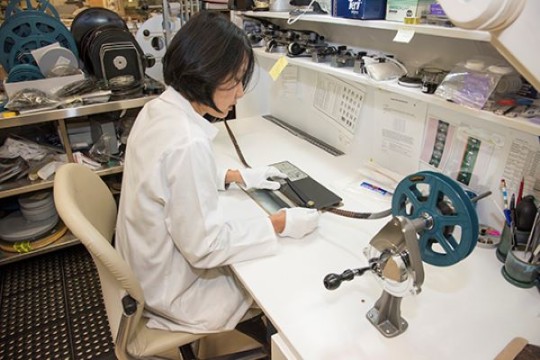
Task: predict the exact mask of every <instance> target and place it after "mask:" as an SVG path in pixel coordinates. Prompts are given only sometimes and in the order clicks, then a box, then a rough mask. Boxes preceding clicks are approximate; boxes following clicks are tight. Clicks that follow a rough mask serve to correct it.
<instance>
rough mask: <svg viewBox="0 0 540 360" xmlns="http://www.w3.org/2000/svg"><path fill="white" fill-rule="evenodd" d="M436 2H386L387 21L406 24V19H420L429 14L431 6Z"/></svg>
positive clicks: (398, 0)
mask: <svg viewBox="0 0 540 360" xmlns="http://www.w3.org/2000/svg"><path fill="white" fill-rule="evenodd" d="M433 3H435V1H434V0H388V1H387V2H386V20H388V21H399V22H404V20H405V19H406V18H410V19H418V18H421V17H422V16H424V17H425V16H426V15H427V14H428V13H429V6H430V5H431V4H433Z"/></svg>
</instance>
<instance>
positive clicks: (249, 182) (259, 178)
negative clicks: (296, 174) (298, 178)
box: [238, 166, 287, 190]
mask: <svg viewBox="0 0 540 360" xmlns="http://www.w3.org/2000/svg"><path fill="white" fill-rule="evenodd" d="M238 171H239V172H240V175H241V176H242V179H243V180H244V184H245V186H244V189H246V190H249V189H269V190H277V189H279V187H280V186H281V185H280V183H279V182H277V181H271V180H268V178H270V177H275V178H280V179H285V178H286V177H287V175H285V174H284V173H282V172H281V171H279V170H278V169H277V168H275V167H273V166H261V167H257V168H252V169H241V170H238Z"/></svg>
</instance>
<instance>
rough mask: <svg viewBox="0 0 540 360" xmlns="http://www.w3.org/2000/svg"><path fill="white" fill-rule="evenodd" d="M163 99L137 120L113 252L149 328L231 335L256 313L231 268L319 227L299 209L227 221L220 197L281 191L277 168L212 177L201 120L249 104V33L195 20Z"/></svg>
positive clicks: (208, 19) (175, 46)
mask: <svg viewBox="0 0 540 360" xmlns="http://www.w3.org/2000/svg"><path fill="white" fill-rule="evenodd" d="M163 64H164V79H165V82H166V84H167V85H168V87H167V89H166V91H165V92H163V94H161V95H160V96H159V98H157V99H155V100H153V101H150V102H149V103H148V104H147V105H146V106H145V107H144V108H143V109H142V110H141V112H140V114H139V116H138V118H137V120H136V122H135V124H134V126H133V128H132V130H131V132H130V135H129V138H128V142H127V152H126V159H125V165H124V175H123V183H122V196H121V199H120V206H119V214H118V223H117V233H116V244H117V245H116V246H117V248H118V250H119V251H120V253H121V254H122V256H123V257H124V258H125V259H126V260H127V261H128V263H129V264H130V265H131V266H132V267H133V269H134V271H135V273H136V275H137V277H138V278H139V280H140V282H141V284H142V287H143V290H144V293H145V297H146V301H147V302H146V308H147V309H148V310H149V313H148V314H147V315H148V317H149V318H150V321H149V322H148V326H150V327H153V328H162V329H169V330H179V331H187V332H192V333H209V332H220V331H224V330H231V329H233V328H234V327H235V326H236V325H237V323H238V322H239V321H240V320H241V319H242V317H243V316H244V315H245V313H246V311H247V310H248V309H249V308H250V306H251V305H252V302H253V301H252V299H251V298H250V296H249V295H248V294H247V292H246V291H245V290H244V289H243V288H242V287H241V285H240V284H239V283H238V281H237V280H236V279H235V277H234V275H233V274H232V272H231V270H230V269H229V267H227V266H225V265H229V264H232V263H235V262H239V261H244V260H249V259H254V258H259V257H263V256H268V255H271V254H273V253H274V252H275V250H276V246H277V237H276V234H279V235H280V236H291V237H295V238H299V237H302V236H303V235H305V234H306V233H309V232H311V231H312V230H313V229H314V228H315V227H316V226H317V222H318V213H317V212H316V211H315V210H312V209H303V208H293V209H287V210H286V211H285V210H283V211H279V212H277V213H276V214H273V215H270V216H269V217H266V216H263V217H258V218H253V219H250V220H248V221H246V220H243V221H241V222H239V221H238V222H235V221H229V222H227V221H225V220H224V218H223V216H222V214H221V212H220V209H219V206H218V190H225V188H226V187H227V185H228V184H230V183H233V182H235V183H237V184H239V185H240V186H243V187H245V188H271V189H276V188H278V187H279V184H278V183H277V182H274V181H270V180H268V178H269V177H275V176H277V177H284V174H282V173H281V172H279V171H278V170H277V169H275V168H272V167H262V168H255V169H241V170H232V169H225V170H216V164H215V160H214V154H213V153H212V139H213V138H214V136H215V135H216V133H217V132H218V130H217V129H216V128H215V127H214V126H213V125H212V124H210V123H209V122H208V121H207V120H205V119H204V117H203V116H204V115H206V114H208V115H211V116H213V117H217V118H223V117H225V116H226V115H227V113H228V112H229V110H230V109H231V108H232V107H233V106H234V105H235V104H236V100H237V99H239V98H241V97H242V96H243V95H244V88H245V86H246V85H247V84H248V82H249V80H250V77H251V75H252V72H253V67H254V58H253V52H252V49H251V46H250V44H249V41H248V40H247V38H246V36H245V35H244V33H243V31H242V30H241V29H239V28H238V27H236V26H235V25H234V24H232V23H231V22H230V21H229V20H228V19H226V18H225V17H223V16H222V15H219V14H218V13H210V12H201V13H199V14H197V15H195V16H193V17H192V18H191V19H190V20H189V21H188V22H187V23H186V24H185V25H184V26H183V27H182V28H181V29H180V31H178V33H177V34H176V36H175V37H174V38H173V40H172V41H171V44H170V46H169V48H168V49H167V52H166V54H165V56H164V58H163Z"/></svg>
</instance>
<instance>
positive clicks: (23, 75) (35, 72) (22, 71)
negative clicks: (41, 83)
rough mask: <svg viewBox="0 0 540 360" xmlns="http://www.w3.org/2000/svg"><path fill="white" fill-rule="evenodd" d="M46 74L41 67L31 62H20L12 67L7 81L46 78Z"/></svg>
mask: <svg viewBox="0 0 540 360" xmlns="http://www.w3.org/2000/svg"><path fill="white" fill-rule="evenodd" d="M44 78H45V76H43V74H42V73H41V71H40V70H39V68H38V67H37V66H35V65H31V64H19V65H15V66H14V67H12V68H11V70H10V71H9V74H8V78H7V82H8V83H14V82H19V81H31V80H40V79H44Z"/></svg>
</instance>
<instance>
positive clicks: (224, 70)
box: [163, 11, 255, 111]
mask: <svg viewBox="0 0 540 360" xmlns="http://www.w3.org/2000/svg"><path fill="white" fill-rule="evenodd" d="M254 62H255V60H254V57H253V49H252V48H251V44H250V42H249V40H248V39H247V37H246V35H245V33H244V31H243V30H242V29H240V28H239V27H238V26H236V25H235V24H233V23H232V22H231V21H230V20H229V19H228V18H226V17H225V16H224V15H222V14H220V13H218V12H210V11H201V12H199V13H197V14H195V15H194V16H193V17H192V18H191V19H190V20H189V21H188V22H187V23H186V24H185V25H184V26H182V27H181V28H180V30H179V31H178V32H177V33H176V35H175V36H174V38H173V39H172V41H171V43H170V45H169V47H168V48H167V52H166V53H165V56H164V57H163V77H164V79H165V83H166V84H167V85H170V86H172V87H173V88H174V89H175V90H176V91H178V92H179V93H180V94H182V96H184V97H185V98H186V99H187V100H188V101H196V102H199V103H201V104H204V105H207V106H210V107H211V108H213V109H214V110H216V111H219V109H218V108H217V106H216V104H215V103H214V100H213V95H214V92H215V90H216V88H217V87H218V86H219V85H221V84H223V83H224V82H226V81H228V80H230V79H232V78H234V77H236V76H239V75H243V77H242V79H237V80H241V81H242V83H243V85H244V88H245V87H246V86H247V84H248V83H249V81H250V79H251V76H252V74H253V67H254ZM241 71H245V72H244V73H243V74H242V73H241Z"/></svg>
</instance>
